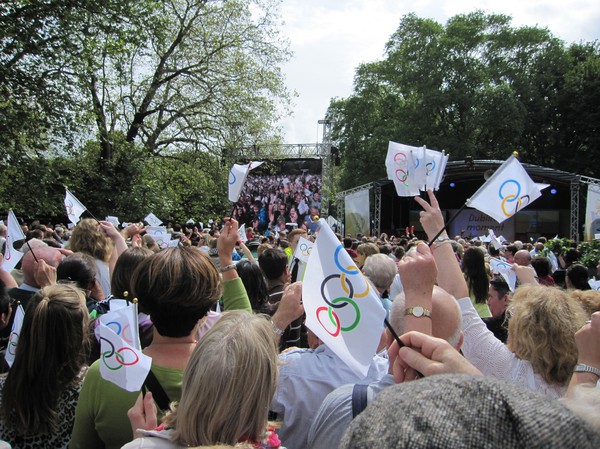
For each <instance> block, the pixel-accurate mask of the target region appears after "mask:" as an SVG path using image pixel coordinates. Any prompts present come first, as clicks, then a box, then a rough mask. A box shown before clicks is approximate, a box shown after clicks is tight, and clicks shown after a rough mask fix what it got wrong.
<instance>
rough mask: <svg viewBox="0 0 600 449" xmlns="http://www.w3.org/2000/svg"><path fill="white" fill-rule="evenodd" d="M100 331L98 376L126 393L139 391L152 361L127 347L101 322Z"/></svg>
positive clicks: (138, 351) (140, 352)
mask: <svg viewBox="0 0 600 449" xmlns="http://www.w3.org/2000/svg"><path fill="white" fill-rule="evenodd" d="M98 327H99V329H100V375H101V376H102V378H103V379H105V380H108V381H109V382H112V383H114V384H115V385H118V386H119V387H121V388H123V389H124V390H127V391H140V389H141V388H142V385H143V384H144V381H145V380H146V376H147V375H148V372H149V371H150V368H151V366H152V359H151V358H150V357H148V356H147V355H144V354H143V353H142V351H140V350H138V349H135V348H134V347H133V346H130V345H128V344H127V343H126V342H125V340H123V339H122V338H121V337H120V336H119V335H117V334H116V333H115V331H114V330H113V329H111V328H110V327H108V326H106V325H105V324H103V323H102V322H100V323H99V324H98Z"/></svg>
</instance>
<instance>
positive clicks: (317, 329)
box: [302, 219, 385, 377]
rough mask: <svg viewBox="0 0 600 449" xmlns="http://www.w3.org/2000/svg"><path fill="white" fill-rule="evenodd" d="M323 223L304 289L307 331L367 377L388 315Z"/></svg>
mask: <svg viewBox="0 0 600 449" xmlns="http://www.w3.org/2000/svg"><path fill="white" fill-rule="evenodd" d="M321 221H322V223H321V230H320V231H319V234H318V236H317V240H316V241H315V243H314V246H313V247H312V250H311V252H310V257H309V260H308V264H307V266H306V272H305V274H304V282H303V284H302V300H303V303H304V309H305V312H306V325H307V327H308V328H309V329H310V330H311V331H313V332H314V333H315V334H316V335H317V336H318V337H319V338H320V339H321V340H322V341H323V342H324V343H325V344H326V345H327V346H328V347H329V348H330V349H331V350H332V351H334V352H335V353H336V354H337V355H338V357H340V358H341V359H342V360H343V361H344V362H345V363H346V364H347V365H348V366H349V367H350V368H351V369H352V370H353V371H354V372H355V373H356V374H357V375H359V376H362V377H364V376H366V375H367V372H368V369H369V365H370V363H371V360H372V358H373V356H374V355H375V351H376V349H377V345H378V343H379V340H380V338H381V331H382V330H383V320H384V318H385V310H384V308H383V306H382V305H381V301H380V300H379V298H378V296H377V293H376V291H375V290H374V289H373V287H371V285H370V284H369V282H368V280H367V279H366V278H365V277H364V276H363V274H362V273H361V271H360V270H359V269H358V268H357V267H356V265H355V264H354V262H353V261H352V259H351V258H350V255H349V254H348V253H347V252H346V250H344V247H343V246H342V245H341V244H340V242H339V240H338V239H337V238H336V236H335V234H334V233H333V231H332V230H331V229H330V228H329V226H326V222H325V221H324V220H323V219H321Z"/></svg>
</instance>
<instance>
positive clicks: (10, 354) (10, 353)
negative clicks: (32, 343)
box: [4, 304, 25, 366]
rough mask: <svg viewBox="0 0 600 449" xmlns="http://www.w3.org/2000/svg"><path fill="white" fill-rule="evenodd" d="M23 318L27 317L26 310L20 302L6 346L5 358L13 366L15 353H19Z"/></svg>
mask: <svg viewBox="0 0 600 449" xmlns="http://www.w3.org/2000/svg"><path fill="white" fill-rule="evenodd" d="M23 318H25V311H24V310H23V306H22V305H21V304H19V307H17V310H16V312H15V320H14V321H13V326H12V330H11V332H10V337H9V339H8V345H7V346H6V353H5V354H4V359H5V360H6V363H7V364H8V366H12V364H13V362H14V361H15V354H16V353H17V343H18V342H19V335H20V334H21V328H22V327H23Z"/></svg>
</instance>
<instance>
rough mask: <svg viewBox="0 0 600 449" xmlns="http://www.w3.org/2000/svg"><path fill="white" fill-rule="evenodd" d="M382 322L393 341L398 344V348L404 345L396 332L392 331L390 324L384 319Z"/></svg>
mask: <svg viewBox="0 0 600 449" xmlns="http://www.w3.org/2000/svg"><path fill="white" fill-rule="evenodd" d="M383 322H384V324H385V327H387V328H388V330H389V331H390V334H392V337H394V340H396V343H398V348H401V347H403V346H404V343H402V340H400V337H398V334H397V333H396V331H395V330H394V328H393V327H392V325H391V324H390V322H389V321H388V319H387V318H384V319H383Z"/></svg>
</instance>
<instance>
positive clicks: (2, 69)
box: [0, 0, 289, 220]
mask: <svg viewBox="0 0 600 449" xmlns="http://www.w3.org/2000/svg"><path fill="white" fill-rule="evenodd" d="M279 2H280V1H279V0H189V1H188V0H173V1H169V2H163V1H157V0H101V1H99V2H91V1H89V0H68V1H67V0H48V1H45V2H41V1H29V0H9V1H7V2H3V3H1V4H0V33H1V34H0V36H2V38H1V39H0V129H2V133H0V168H1V169H2V173H0V179H1V181H2V183H1V184H0V186H1V187H0V208H1V209H6V208H8V207H11V206H12V207H17V206H18V207H19V209H20V210H21V211H22V213H23V214H27V215H30V216H34V215H62V214H63V207H62V196H63V195H64V187H63V185H68V186H69V188H70V189H71V190H72V191H73V193H75V195H76V196H77V197H78V198H79V199H80V200H81V201H82V202H83V203H84V204H85V205H86V206H87V207H88V208H89V209H90V210H91V211H92V213H94V215H97V216H98V218H101V217H103V216H104V215H106V214H108V213H110V214H114V215H118V216H120V217H122V218H123V219H127V220H133V219H139V218H141V217H143V216H144V215H145V214H147V213H148V212H150V211H153V212H154V213H155V214H157V215H159V216H161V217H163V218H166V217H171V218H173V219H178V220H179V219H186V220H187V218H190V217H192V216H193V217H194V218H196V219H199V218H203V217H209V216H214V215H216V214H221V213H224V211H223V207H222V206H220V205H221V204H222V203H223V202H224V201H223V200H224V199H225V197H226V196H225V185H224V184H225V180H226V179H227V173H226V170H225V169H224V168H221V164H220V163H219V162H220V161H223V160H227V157H226V156H228V155H225V154H223V152H224V149H228V150H229V151H230V152H232V153H233V152H235V153H239V152H240V151H239V149H243V148H253V146H254V145H260V144H262V143H264V142H268V143H277V142H279V140H280V137H279V135H278V129H277V128H276V127H275V125H274V123H275V122H276V121H277V119H278V114H279V113H280V112H286V108H287V107H288V100H289V96H288V92H287V90H286V88H285V86H284V82H283V76H282V74H281V70H280V65H281V63H282V62H283V61H285V60H286V59H287V58H288V57H289V52H288V49H287V46H288V43H287V41H286V40H285V39H282V37H281V36H280V34H279V31H278V29H277V20H278V16H277V14H278V4H279ZM82 142H84V143H82ZM234 150H237V151H234ZM229 156H230V155H229ZM241 156H243V155H241ZM227 162H229V160H227ZM33 175H35V177H33ZM221 180H222V182H221ZM221 184H223V185H221Z"/></svg>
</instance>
